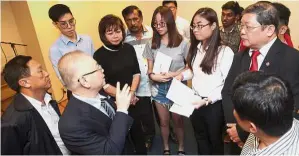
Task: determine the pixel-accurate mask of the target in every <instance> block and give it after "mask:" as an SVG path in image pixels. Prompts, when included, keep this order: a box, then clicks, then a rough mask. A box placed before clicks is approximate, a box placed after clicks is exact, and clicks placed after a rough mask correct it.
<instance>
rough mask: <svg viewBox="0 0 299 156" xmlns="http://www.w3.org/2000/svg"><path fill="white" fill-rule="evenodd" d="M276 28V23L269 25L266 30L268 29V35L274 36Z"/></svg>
mask: <svg viewBox="0 0 299 156" xmlns="http://www.w3.org/2000/svg"><path fill="white" fill-rule="evenodd" d="M275 30H276V28H275V26H274V25H268V26H267V27H266V28H265V30H264V31H267V36H269V37H270V36H272V35H273V34H276V32H275Z"/></svg>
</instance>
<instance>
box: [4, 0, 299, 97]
mask: <svg viewBox="0 0 299 156" xmlns="http://www.w3.org/2000/svg"><path fill="white" fill-rule="evenodd" d="M2 3H5V4H4V6H5V9H1V13H2V15H3V14H4V13H5V12H13V13H10V14H9V13H5V14H4V17H3V16H2V21H1V23H2V24H1V29H2V32H3V29H4V27H5V28H6V30H7V29H8V27H9V28H10V29H11V28H13V27H15V28H14V29H16V30H19V31H20V33H19V34H20V35H19V36H20V37H19V38H18V39H14V40H16V41H19V42H21V41H23V43H30V44H34V46H35V47H34V48H35V50H34V51H32V50H30V51H31V53H30V54H29V55H31V54H32V55H33V54H34V55H37V56H35V57H36V58H38V60H40V61H43V63H44V66H45V68H46V70H47V71H48V72H49V73H50V75H51V80H52V84H53V85H52V86H53V91H54V95H55V97H56V98H57V99H60V98H61V97H62V92H61V88H62V85H61V84H60V82H59V80H58V79H57V77H56V75H55V72H54V70H53V69H52V66H51V63H50V61H49V58H48V53H49V48H50V46H51V44H52V43H53V42H54V41H55V40H56V39H57V37H58V36H59V32H58V30H56V29H55V27H54V26H53V25H52V21H51V20H50V19H49V17H48V10H49V8H50V7H51V6H52V5H54V4H56V3H63V4H66V5H68V6H69V7H70V8H71V10H72V12H73V15H74V17H75V18H76V20H77V25H76V27H77V32H78V33H81V34H88V35H90V36H91V38H92V40H93V42H94V45H95V49H97V48H99V47H100V46H101V44H102V43H101V41H100V39H99V35H98V30H97V27H98V22H99V21H100V19H101V18H102V17H103V16H105V15H106V14H115V15H117V16H120V17H121V10H122V9H123V8H125V7H126V6H128V5H131V4H134V5H136V6H138V7H139V8H140V9H141V10H142V12H143V14H144V23H145V24H147V25H149V24H150V21H151V18H152V14H153V11H154V10H155V8H156V7H157V6H159V5H161V1H109V2H108V1H72V2H70V1H28V2H2ZM8 3H10V4H11V5H9V4H8ZM224 3H225V1H178V15H180V16H182V17H184V18H186V19H188V20H191V18H192V16H193V14H194V13H195V12H196V10H197V9H199V8H201V7H211V8H213V9H214V10H216V11H217V13H218V15H220V12H221V6H222V4H224ZM252 3H253V1H240V5H241V6H243V7H244V8H245V7H246V6H248V5H249V4H252ZM283 4H285V5H286V6H287V7H289V8H290V9H291V11H292V16H291V18H290V24H289V26H290V29H291V35H292V37H293V38H292V39H293V42H294V45H295V47H296V48H298V46H299V37H298V36H299V18H298V17H296V16H295V15H299V9H297V8H296V6H299V1H288V2H285V1H284V2H283ZM1 6H2V4H1ZM16 14H18V17H16ZM29 14H30V15H31V17H29ZM11 16H15V17H14V18H15V21H8V20H7V19H10V17H11ZM26 16H28V17H26ZM219 18H220V16H219ZM25 19H26V21H27V22H26V21H25ZM20 21H21V22H20ZM28 21H29V22H28ZM7 22H8V23H7ZM16 24H17V25H18V27H16V26H14V25H16ZM6 25H10V26H6ZM24 27H25V28H24ZM20 29H21V30H20ZM9 31H14V30H9ZM27 31H29V32H30V33H29V34H31V35H32V36H28V35H27V34H26V32H27ZM7 36H9V35H7ZM17 36H18V35H16V36H15V37H16V38H17ZM1 37H2V36H1ZM2 38H3V39H2V40H4V37H2ZM31 46H33V45H31ZM34 48H33V49H34ZM27 51H29V50H27ZM32 52H34V53H32ZM35 53H39V54H35Z"/></svg>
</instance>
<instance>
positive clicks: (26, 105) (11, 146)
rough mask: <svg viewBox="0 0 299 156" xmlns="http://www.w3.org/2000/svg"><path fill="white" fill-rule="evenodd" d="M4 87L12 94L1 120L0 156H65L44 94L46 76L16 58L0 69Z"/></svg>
mask: <svg viewBox="0 0 299 156" xmlns="http://www.w3.org/2000/svg"><path fill="white" fill-rule="evenodd" d="M3 76H4V79H5V81H6V82H7V84H8V86H9V87H10V88H11V89H13V90H14V91H16V92H17V93H16V95H15V97H14V100H13V102H12V103H11V104H10V105H9V107H8V108H7V109H6V111H5V112H4V114H3V116H2V118H1V154H5V155H6V154H13V155H32V154H34V155H61V154H69V151H68V150H67V149H66V147H65V146H64V144H63V142H62V140H61V138H60V135H59V132H58V121H59V116H60V112H59V109H58V106H57V103H56V102H55V101H53V100H51V96H50V95H49V94H47V90H48V89H49V88H50V87H51V81H50V79H49V74H48V73H47V72H46V71H44V70H43V69H42V67H41V64H39V63H38V62H37V61H35V60H33V59H32V58H31V57H30V56H22V55H19V56H16V57H15V58H13V59H12V60H10V61H9V62H8V63H7V64H6V65H5V67H4V69H3Z"/></svg>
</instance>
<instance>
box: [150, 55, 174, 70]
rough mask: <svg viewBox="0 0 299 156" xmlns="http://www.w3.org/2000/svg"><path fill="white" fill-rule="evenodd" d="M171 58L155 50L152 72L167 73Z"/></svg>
mask: <svg viewBox="0 0 299 156" xmlns="http://www.w3.org/2000/svg"><path fill="white" fill-rule="evenodd" d="M171 61H172V58H171V57H170V56H167V55H165V54H163V53H161V52H159V51H158V52H157V55H156V58H155V63H154V68H153V72H154V73H155V74H160V73H161V72H165V73H167V72H168V71H169V68H170V65H171Z"/></svg>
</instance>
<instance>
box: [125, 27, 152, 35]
mask: <svg viewBox="0 0 299 156" xmlns="http://www.w3.org/2000/svg"><path fill="white" fill-rule="evenodd" d="M146 32H148V29H147V28H146V27H145V26H144V25H142V33H143V34H144V33H146ZM128 35H131V32H130V30H129V29H127V36H128Z"/></svg>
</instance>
